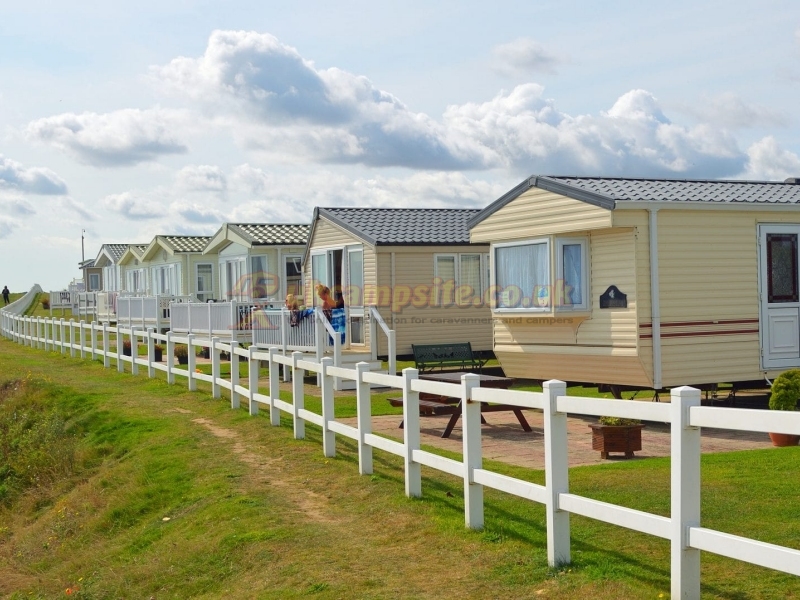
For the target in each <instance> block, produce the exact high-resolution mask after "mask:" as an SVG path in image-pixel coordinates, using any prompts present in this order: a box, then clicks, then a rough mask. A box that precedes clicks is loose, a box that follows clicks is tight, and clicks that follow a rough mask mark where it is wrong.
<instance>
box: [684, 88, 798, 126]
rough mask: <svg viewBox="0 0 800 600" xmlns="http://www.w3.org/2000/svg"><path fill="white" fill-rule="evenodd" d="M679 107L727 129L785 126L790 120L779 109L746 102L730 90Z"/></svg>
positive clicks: (702, 119)
mask: <svg viewBox="0 0 800 600" xmlns="http://www.w3.org/2000/svg"><path fill="white" fill-rule="evenodd" d="M681 109H682V110H683V111H684V112H686V113H688V114H690V115H693V116H694V117H696V118H698V119H700V120H701V121H704V122H706V123H711V124H713V125H715V126H718V127H727V128H729V129H743V128H747V127H785V126H787V125H788V124H789V121H790V119H789V116H788V115H787V114H785V113H783V112H781V111H778V110H773V109H771V108H769V107H766V106H762V105H759V104H750V103H747V102H745V101H744V100H742V99H741V98H740V97H738V96H737V95H736V94H733V93H730V92H728V93H725V94H720V95H719V96H713V97H708V96H704V97H701V98H700V100H699V101H698V102H697V103H695V104H692V105H691V106H682V107H681Z"/></svg>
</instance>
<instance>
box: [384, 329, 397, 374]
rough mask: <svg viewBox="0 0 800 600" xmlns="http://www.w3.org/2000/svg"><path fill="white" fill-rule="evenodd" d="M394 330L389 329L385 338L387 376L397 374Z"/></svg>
mask: <svg viewBox="0 0 800 600" xmlns="http://www.w3.org/2000/svg"><path fill="white" fill-rule="evenodd" d="M395 338H396V335H395V330H394V329H390V330H389V335H387V336H386V343H387V344H389V375H396V374H397V342H396V341H395Z"/></svg>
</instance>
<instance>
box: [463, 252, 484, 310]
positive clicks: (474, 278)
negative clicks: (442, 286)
mask: <svg viewBox="0 0 800 600" xmlns="http://www.w3.org/2000/svg"><path fill="white" fill-rule="evenodd" d="M458 285H459V287H460V288H461V290H462V292H461V294H460V298H459V299H460V300H461V301H462V302H465V301H471V300H472V299H473V298H475V297H476V296H480V295H481V292H482V290H481V255H480V254H462V255H461V271H460V279H459V281H458ZM467 286H469V289H471V290H472V293H470V294H466V293H464V292H463V290H464V289H465V288H466V287H467Z"/></svg>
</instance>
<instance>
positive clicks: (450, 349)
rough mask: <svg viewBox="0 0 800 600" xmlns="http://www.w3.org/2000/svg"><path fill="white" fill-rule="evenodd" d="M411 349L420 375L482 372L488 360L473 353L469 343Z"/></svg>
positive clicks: (428, 345) (423, 346) (414, 347)
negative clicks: (435, 372)
mask: <svg viewBox="0 0 800 600" xmlns="http://www.w3.org/2000/svg"><path fill="white" fill-rule="evenodd" d="M411 349H412V351H413V352H414V363H415V365H416V367H417V369H419V371H420V373H430V372H432V371H436V370H440V371H441V370H444V369H458V370H460V371H478V372H480V370H481V367H483V365H485V364H486V359H483V358H480V357H478V356H476V355H475V354H474V353H473V352H472V344H470V343H469V342H458V343H454V344H411Z"/></svg>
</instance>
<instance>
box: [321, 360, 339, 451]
mask: <svg viewBox="0 0 800 600" xmlns="http://www.w3.org/2000/svg"><path fill="white" fill-rule="evenodd" d="M331 366H333V359H332V358H331V357H330V356H326V357H325V358H323V359H322V360H321V361H320V367H321V370H320V372H321V373H322V453H323V454H324V455H325V456H326V457H328V458H333V457H334V456H336V434H335V433H334V432H333V431H331V430H330V429H329V427H328V423H329V422H330V421H333V420H334V415H333V388H334V377H332V376H330V375H328V367H331Z"/></svg>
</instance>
